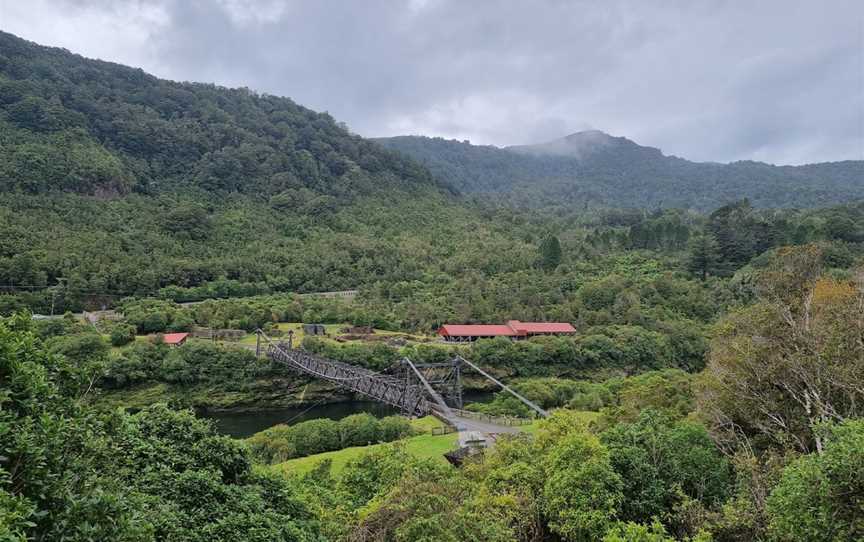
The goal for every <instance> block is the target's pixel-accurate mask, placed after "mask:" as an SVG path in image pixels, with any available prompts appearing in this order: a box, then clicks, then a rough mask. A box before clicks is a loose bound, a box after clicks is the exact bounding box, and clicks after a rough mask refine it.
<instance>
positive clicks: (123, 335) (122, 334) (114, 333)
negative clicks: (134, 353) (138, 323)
mask: <svg viewBox="0 0 864 542" xmlns="http://www.w3.org/2000/svg"><path fill="white" fill-rule="evenodd" d="M134 340H135V327H134V326H131V325H129V324H118V325H116V326H114V329H112V330H111V344H112V345H113V346H125V345H127V344H129V343H131V342H132V341H134Z"/></svg>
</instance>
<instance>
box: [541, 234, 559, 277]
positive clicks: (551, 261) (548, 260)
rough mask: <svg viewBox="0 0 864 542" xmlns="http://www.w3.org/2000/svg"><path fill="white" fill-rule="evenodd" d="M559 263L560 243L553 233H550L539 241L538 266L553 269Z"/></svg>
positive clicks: (547, 269)
mask: <svg viewBox="0 0 864 542" xmlns="http://www.w3.org/2000/svg"><path fill="white" fill-rule="evenodd" d="M560 264H561V243H560V242H559V241H558V238H557V237H556V236H554V235H550V236H549V237H547V238H546V239H544V240H543V242H542V243H540V267H541V268H543V269H544V270H546V271H554V270H555V269H556V268H557V267H558V266H559V265H560Z"/></svg>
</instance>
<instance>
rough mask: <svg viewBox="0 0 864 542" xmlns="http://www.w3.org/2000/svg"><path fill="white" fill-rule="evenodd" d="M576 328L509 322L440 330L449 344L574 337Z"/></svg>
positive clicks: (456, 325)
mask: <svg viewBox="0 0 864 542" xmlns="http://www.w3.org/2000/svg"><path fill="white" fill-rule="evenodd" d="M574 333H576V328H574V327H573V326H572V325H570V324H568V323H566V322H520V321H519V320H509V321H508V322H507V323H506V324H444V325H443V326H441V327H440V328H438V335H440V336H441V337H442V338H443V339H444V340H445V341H447V342H470V341H476V340H477V339H489V338H493V337H509V338H511V339H514V340H518V339H527V338H529V337H534V336H537V335H572V334H574Z"/></svg>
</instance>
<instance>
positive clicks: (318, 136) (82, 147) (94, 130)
mask: <svg viewBox="0 0 864 542" xmlns="http://www.w3.org/2000/svg"><path fill="white" fill-rule="evenodd" d="M430 184H432V181H431V179H430V178H429V175H428V173H427V172H426V170H425V169H423V168H421V167H418V166H417V165H416V164H415V163H414V162H413V161H411V160H407V159H404V158H401V157H400V156H398V155H396V154H395V153H392V152H388V151H386V150H384V149H383V148H381V147H380V146H379V145H376V144H374V143H372V142H370V141H368V140H366V139H363V138H361V137H359V136H356V135H352V134H350V133H349V132H348V131H347V129H346V128H345V127H344V126H340V125H339V124H337V123H336V122H335V121H334V120H333V118H331V117H330V115H328V114H326V113H317V112H314V111H311V110H309V109H306V108H304V107H301V106H299V105H297V104H295V103H294V102H292V101H291V100H290V99H287V98H281V97H276V96H269V95H262V94H257V93H254V92H252V91H249V90H248V89H242V88H241V89H227V88H221V87H217V86H214V85H206V84H198V83H176V82H172V81H165V80H162V79H158V78H156V77H153V76H151V75H148V74H146V73H144V72H143V71H142V70H140V69H134V68H129V67H126V66H121V65H118V64H112V63H109V62H102V61H96V60H90V59H85V58H83V57H80V56H78V55H75V54H72V53H69V52H67V51H65V50H62V49H55V48H48V47H42V46H39V45H36V44H33V43H30V42H27V41H24V40H21V39H19V38H17V37H15V36H13V35H11V34H7V33H2V32H0V191H10V190H20V191H24V192H26V193H42V192H46V191H49V190H64V191H68V192H76V193H79V194H89V195H92V194H97V195H100V196H103V197H113V196H117V195H121V194H127V193H129V192H141V193H154V192H157V191H166V190H183V189H189V188H199V189H203V190H206V191H210V192H213V191H215V192H223V193H227V192H240V193H246V194H263V195H265V196H271V195H274V194H279V193H282V196H281V197H282V199H283V200H285V201H288V200H290V201H291V203H297V202H300V203H301V204H305V203H308V200H310V199H313V198H314V197H316V196H321V195H327V196H330V197H332V198H335V200H334V201H335V202H336V203H340V202H345V201H347V200H350V199H351V198H352V197H353V196H356V195H357V194H361V193H369V192H372V191H375V190H391V189H403V188H417V187H422V186H425V185H430Z"/></svg>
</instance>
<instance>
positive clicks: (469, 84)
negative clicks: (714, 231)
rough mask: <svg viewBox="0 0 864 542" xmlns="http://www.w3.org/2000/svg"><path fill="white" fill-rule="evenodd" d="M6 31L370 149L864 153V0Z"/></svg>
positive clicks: (51, 19) (103, 1)
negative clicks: (279, 108)
mask: <svg viewBox="0 0 864 542" xmlns="http://www.w3.org/2000/svg"><path fill="white" fill-rule="evenodd" d="M0 29H2V30H5V31H8V32H12V33H14V34H17V35H18V36H21V37H23V38H26V39H29V40H32V41H36V42H38V43H42V44H46V45H54V46H60V47H65V48H67V49H69V50H71V51H73V52H76V53H80V54H82V55H84V56H88V57H95V58H101V59H104V60H111V61H115V62H120V63H123V64H128V65H132V66H137V67H141V68H143V69H144V70H146V71H148V72H151V73H153V74H155V75H158V76H160V77H166V78H170V79H178V80H189V81H204V82H215V83H218V84H222V85H228V86H246V87H249V88H252V89H254V90H257V91H260V92H267V93H270V94H278V95H284V96H289V97H291V98H293V99H294V100H295V101H297V102H298V103H300V104H302V105H305V106H308V107H311V108H313V109H316V110H324V111H329V112H330V113H331V114H332V115H333V116H334V117H335V118H336V119H337V120H340V121H344V122H346V123H347V124H348V126H349V127H350V128H351V129H352V130H353V131H354V132H357V133H359V134H361V135H364V136H387V135H400V134H423V135H430V136H436V135H437V136H442V137H447V138H457V139H470V140H471V141H472V142H473V143H477V144H494V145H510V144H523V143H533V142H540V141H546V140H550V139H554V138H557V137H561V136H564V135H566V134H569V133H572V132H576V131H579V130H585V129H599V130H603V131H606V132H609V133H611V134H613V135H621V136H626V137H629V138H630V139H633V140H635V141H636V142H638V143H641V144H643V145H651V146H654V147H659V148H661V149H662V150H663V151H664V152H665V153H666V154H675V155H678V156H682V157H685V158H689V159H692V160H703V161H722V162H726V161H732V160H742V159H753V160H764V161H767V162H772V163H777V164H800V163H806V162H816V161H828V160H843V159H864V1H862V0H848V1H846V0H822V1H819V0H810V1H805V0H801V1H795V0H778V1H764V0H763V1H758V2H747V1H744V0H741V1H733V0H728V1H727V0H713V1H683V0H682V1H680V2H675V1H671V0H665V1H656V2H653V1H646V0H630V1H615V0H611V1H610V0H596V1H591V2H580V1H564V0H561V1H551V0H550V1H545V2H544V1H515V0H514V1H509V2H505V1H501V2H494V1H479V0H478V1H468V0H453V1H449V0H404V1H396V0H354V1H336V0H328V1H319V0H306V1H302V2H301V1H299V0H213V1H205V0H154V1H150V2H145V1H121V0H53V1H49V0H0Z"/></svg>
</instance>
